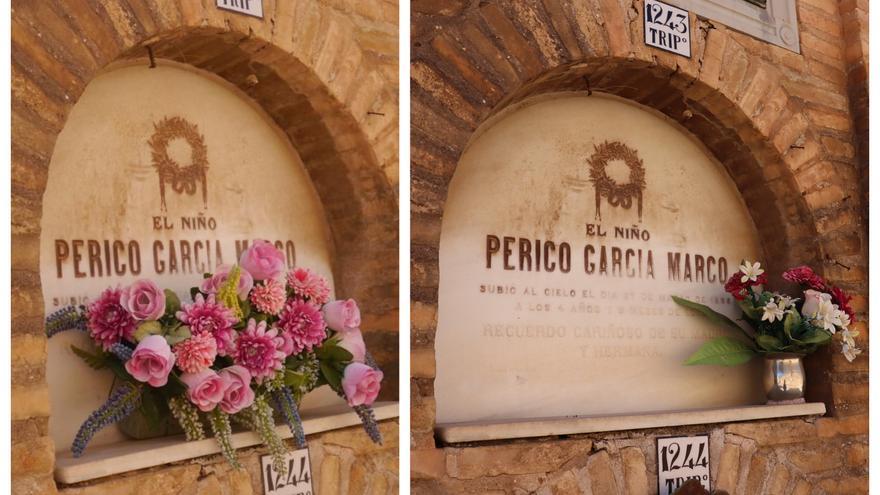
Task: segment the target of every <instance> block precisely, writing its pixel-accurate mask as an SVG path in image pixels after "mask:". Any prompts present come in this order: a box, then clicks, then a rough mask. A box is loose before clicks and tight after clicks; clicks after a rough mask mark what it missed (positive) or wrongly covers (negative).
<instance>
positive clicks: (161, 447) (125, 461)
mask: <svg viewBox="0 0 880 495" xmlns="http://www.w3.org/2000/svg"><path fill="white" fill-rule="evenodd" d="M373 409H374V411H375V413H376V419H377V420H378V421H382V420H385V419H392V418H396V417H398V415H399V411H398V404H397V402H377V403H375V404H374V405H373ZM302 419H303V428H304V429H305V432H306V435H311V434H314V433H320V432H323V431H330V430H336V429H340V428H346V427H349V426H354V425H359V424H360V419H358V417H357V415H356V414H355V413H354V412H352V411H351V409H349V408H348V407H347V406H345V405H344V404H343V405H339V406H329V407H324V408H319V409H314V410H311V411H305V412H303V418H302ZM277 431H278V434H279V435H280V436H281V438H290V436H291V435H290V430H289V429H288V428H287V426H286V425H279V426H278V427H277ZM259 443H260V438H259V437H258V436H257V435H256V434H255V433H252V432H240V433H234V434H233V435H232V444H233V445H235V447H236V448H245V447H251V446H254V445H258V444H259ZM218 452H220V448H219V447H218V446H217V442H215V441H214V439H213V438H208V439H206V440H199V441H195V442H187V441H185V440H184V439H183V437H182V436H173V437H163V438H156V439H149V440H128V441H124V442H120V443H116V444H110V445H101V446H97V447H94V448H89V449H86V454H85V455H84V456H83V457H80V458H74V457H73V456H72V455H71V454H70V451H64V452H58V454H57V456H56V458H55V479H56V480H57V481H59V482H61V483H79V482H81V481H87V480H91V479H95V478H102V477H104V476H110V475H113V474H119V473H124V472H127V471H134V470H137V469H144V468H149V467H153V466H159V465H162V464H168V463H172V462H178V461H183V460H186V459H192V458H195V457H202V456H206V455H212V454H216V453H218Z"/></svg>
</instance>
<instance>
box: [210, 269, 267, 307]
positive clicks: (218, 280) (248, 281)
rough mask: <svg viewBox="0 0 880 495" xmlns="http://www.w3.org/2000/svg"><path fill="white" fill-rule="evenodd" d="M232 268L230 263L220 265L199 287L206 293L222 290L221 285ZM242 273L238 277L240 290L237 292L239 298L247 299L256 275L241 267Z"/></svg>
mask: <svg viewBox="0 0 880 495" xmlns="http://www.w3.org/2000/svg"><path fill="white" fill-rule="evenodd" d="M239 268H241V267H239ZM231 269H232V267H231V266H229V265H220V266H218V267H217V269H216V270H215V271H214V274H213V275H211V278H206V279H204V280H203V281H202V285H201V286H200V287H199V289H201V291H202V292H204V293H205V294H216V293H217V291H218V290H220V286H221V285H223V283H224V282H226V279H227V278H229V271H230V270H231ZM240 273H241V275H240V276H239V277H238V290H237V291H236V292H237V293H238V298H239V299H241V300H246V299H247V298H248V294H249V293H250V292H251V289H252V288H253V287H254V277H252V276H251V274H250V273H248V271H247V270H245V269H244V268H241V271H240Z"/></svg>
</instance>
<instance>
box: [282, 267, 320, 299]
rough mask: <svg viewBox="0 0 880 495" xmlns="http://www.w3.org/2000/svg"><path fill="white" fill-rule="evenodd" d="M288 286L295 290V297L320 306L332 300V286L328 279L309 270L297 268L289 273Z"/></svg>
mask: <svg viewBox="0 0 880 495" xmlns="http://www.w3.org/2000/svg"><path fill="white" fill-rule="evenodd" d="M287 285H288V286H290V288H291V289H293V294H294V295H295V296H297V297H299V298H300V299H308V300H309V301H310V302H312V303H313V304H316V305H318V306H321V305H322V304H324V303H326V302H327V301H329V300H330V286H329V284H328V283H327V279H326V278H324V277H322V276H320V275H318V274H317V273H315V272H313V271H311V270H309V269H308V268H296V269H294V270H291V271H290V272H288V273H287Z"/></svg>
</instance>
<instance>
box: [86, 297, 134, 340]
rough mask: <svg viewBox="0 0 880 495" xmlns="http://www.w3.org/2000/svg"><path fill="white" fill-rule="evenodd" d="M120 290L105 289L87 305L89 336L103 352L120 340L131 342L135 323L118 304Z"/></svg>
mask: <svg viewBox="0 0 880 495" xmlns="http://www.w3.org/2000/svg"><path fill="white" fill-rule="evenodd" d="M121 295H122V290H121V289H119V288H116V289H112V288H110V289H107V290H105V291H104V292H102V293H101V297H99V298H98V299H97V300H96V301H95V302H93V303H92V304H90V305H89V323H88V327H89V334H90V335H91V336H92V338H93V339H95V342H97V343H99V344H101V347H103V348H104V350H105V351H106V350H108V349H110V347H111V346H113V344H116V343H117V342H119V341H121V340H128V341H131V336H132V334H134V331H135V328H136V327H137V322H136V321H135V319H134V317H132V316H131V314H130V313H129V312H128V311H126V310H125V308H123V307H122V305H121V304H120V301H119V299H120V296H121Z"/></svg>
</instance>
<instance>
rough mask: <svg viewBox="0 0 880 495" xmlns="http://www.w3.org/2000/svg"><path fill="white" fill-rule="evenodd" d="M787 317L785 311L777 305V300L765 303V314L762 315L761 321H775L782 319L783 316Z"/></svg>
mask: <svg viewBox="0 0 880 495" xmlns="http://www.w3.org/2000/svg"><path fill="white" fill-rule="evenodd" d="M784 317H785V311H784V310H783V309H782V308H781V307H779V306H777V305H776V303H775V302H768V303H767V304H765V305H764V315H763V316H761V321H769V322H770V323H773V322H774V321H776V320H779V321H782V318H784Z"/></svg>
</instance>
